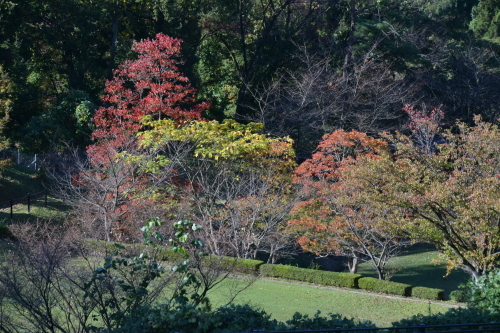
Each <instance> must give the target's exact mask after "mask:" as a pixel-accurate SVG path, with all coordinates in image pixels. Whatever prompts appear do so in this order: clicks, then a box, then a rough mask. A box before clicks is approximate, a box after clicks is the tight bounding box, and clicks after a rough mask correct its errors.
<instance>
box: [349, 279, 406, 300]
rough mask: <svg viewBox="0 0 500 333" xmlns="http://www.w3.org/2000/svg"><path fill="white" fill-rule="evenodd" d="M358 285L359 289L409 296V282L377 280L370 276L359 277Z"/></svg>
mask: <svg viewBox="0 0 500 333" xmlns="http://www.w3.org/2000/svg"><path fill="white" fill-rule="evenodd" d="M358 285H359V288H360V289H364V290H370V291H374V292H377V293H384V294H391V295H398V296H410V295H411V289H412V287H411V286H410V285H409V284H404V283H398V282H391V281H385V280H379V279H375V278H371V277H363V278H361V279H359V280H358Z"/></svg>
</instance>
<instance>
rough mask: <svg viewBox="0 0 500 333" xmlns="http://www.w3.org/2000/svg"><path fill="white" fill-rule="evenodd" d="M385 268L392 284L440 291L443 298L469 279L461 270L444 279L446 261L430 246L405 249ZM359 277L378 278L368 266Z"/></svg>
mask: <svg viewBox="0 0 500 333" xmlns="http://www.w3.org/2000/svg"><path fill="white" fill-rule="evenodd" d="M387 268H388V270H389V271H391V273H393V276H392V278H391V281H394V282H401V283H407V284H410V285H412V286H420V287H429V288H438V289H443V290H444V291H445V297H448V295H449V294H450V292H451V291H453V290H456V289H457V288H458V286H459V285H460V284H462V283H465V282H467V280H468V279H469V275H467V274H466V273H465V272H463V271H461V270H453V271H452V272H451V273H450V274H449V275H448V276H446V261H445V260H444V258H443V257H441V256H439V253H438V252H437V251H436V248H435V247H434V246H433V245H430V244H415V245H412V246H410V247H408V248H406V249H405V250H404V251H403V252H402V253H401V254H400V255H399V256H397V257H395V258H392V259H391V260H390V261H389V263H388V264H387ZM358 273H359V274H362V275H364V276H371V277H377V273H376V272H375V270H374V269H373V267H372V266H371V265H370V263H369V262H365V263H363V264H362V265H360V267H359V270H358Z"/></svg>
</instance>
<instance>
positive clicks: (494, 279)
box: [465, 269, 500, 314]
mask: <svg viewBox="0 0 500 333" xmlns="http://www.w3.org/2000/svg"><path fill="white" fill-rule="evenodd" d="M465 301H466V302H467V305H468V306H469V307H475V308H478V309H482V310H488V311H491V312H494V313H499V314H500V269H497V270H495V271H492V272H490V273H488V274H486V275H483V276H481V277H480V278H479V279H478V280H477V281H469V282H468V283H467V284H466V285H465Z"/></svg>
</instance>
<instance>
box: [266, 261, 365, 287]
mask: <svg viewBox="0 0 500 333" xmlns="http://www.w3.org/2000/svg"><path fill="white" fill-rule="evenodd" d="M260 273H261V274H262V276H267V277H275V278H283V279H289V280H295V281H302V282H309V283H315V284H321V285H324V286H334V287H343V288H358V280H359V279H360V278H361V277H362V275H359V274H351V273H337V272H329V271H319V270H314V269H307V268H299V267H294V266H288V265H271V264H264V265H261V266H260Z"/></svg>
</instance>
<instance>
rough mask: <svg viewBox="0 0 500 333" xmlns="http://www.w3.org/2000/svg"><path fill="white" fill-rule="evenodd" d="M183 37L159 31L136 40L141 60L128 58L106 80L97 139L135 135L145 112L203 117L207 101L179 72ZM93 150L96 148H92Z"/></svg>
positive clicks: (183, 117) (180, 120) (178, 117)
mask: <svg viewBox="0 0 500 333" xmlns="http://www.w3.org/2000/svg"><path fill="white" fill-rule="evenodd" d="M181 42H182V41H181V40H179V39H175V38H171V37H169V36H165V35H163V34H157V35H156V38H155V39H152V40H150V39H145V40H143V41H141V42H137V43H134V45H133V47H132V50H133V51H135V52H137V53H138V59H137V60H128V61H125V62H124V63H123V64H121V65H120V66H119V68H118V69H117V70H116V71H115V73H114V77H113V80H111V81H108V82H106V89H105V93H106V94H105V96H104V97H103V101H104V102H105V103H108V104H110V106H108V107H101V108H99V109H98V110H97V112H96V114H95V117H94V124H95V126H96V130H95V131H94V133H93V134H92V137H93V139H94V140H101V142H98V144H97V146H99V144H102V143H103V141H105V142H107V143H108V144H113V145H115V146H116V147H117V148H119V146H120V140H123V139H124V138H125V137H127V136H133V135H135V134H136V133H137V132H138V131H139V130H140V129H141V128H142V125H141V123H140V120H141V118H142V117H143V116H145V115H153V116H155V117H157V119H163V118H168V119H173V120H175V121H176V122H177V124H178V125H182V123H183V122H186V121H189V120H195V119H201V118H202V111H204V110H205V109H206V108H207V107H208V104H207V103H201V104H196V105H193V104H194V103H195V90H194V89H193V88H192V87H191V86H190V84H189V80H188V78H187V77H185V76H183V75H182V74H180V73H179V64H180V62H179V60H178V58H179V57H180V50H181ZM90 153H92V148H91V149H90Z"/></svg>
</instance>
